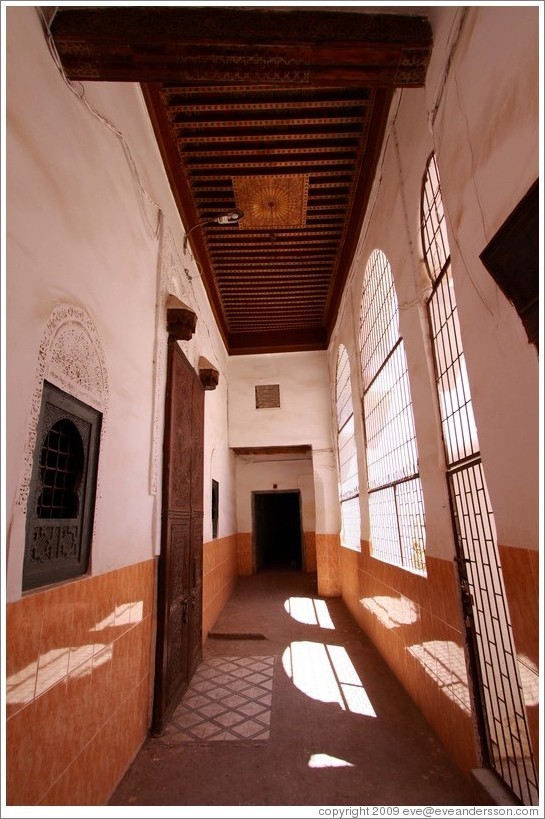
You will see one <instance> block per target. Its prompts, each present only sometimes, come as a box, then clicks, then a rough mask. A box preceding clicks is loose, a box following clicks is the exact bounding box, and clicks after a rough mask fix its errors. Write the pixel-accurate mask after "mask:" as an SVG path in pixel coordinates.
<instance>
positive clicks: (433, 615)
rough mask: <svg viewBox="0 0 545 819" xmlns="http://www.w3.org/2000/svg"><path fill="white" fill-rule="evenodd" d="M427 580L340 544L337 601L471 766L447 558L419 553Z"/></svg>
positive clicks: (454, 752)
mask: <svg viewBox="0 0 545 819" xmlns="http://www.w3.org/2000/svg"><path fill="white" fill-rule="evenodd" d="M426 568H427V577H423V576H421V575H417V574H413V573H412V572H408V571H404V570H403V569H400V568H398V567H397V566H392V565H390V564H388V563H384V562H382V561H380V560H376V559H374V558H372V557H370V554H369V544H368V543H366V542H362V551H361V553H359V552H354V551H350V550H348V549H341V574H342V585H343V598H344V600H345V602H346V604H347V605H348V607H349V609H350V611H351V612H352V614H353V616H354V617H355V619H356V621H357V622H358V624H359V625H360V626H361V628H362V629H363V630H364V631H365V632H366V634H368V635H369V637H370V638H371V640H372V641H373V643H374V644H375V645H376V647H377V648H378V650H379V651H380V653H381V654H382V656H383V657H384V659H385V660H386V662H387V663H388V665H389V666H390V667H391V668H392V670H393V671H394V673H395V674H396V676H397V677H398V679H399V680H400V682H401V683H402V685H403V686H404V687H405V689H406V690H407V691H408V692H409V694H410V695H411V697H412V699H413V700H414V702H415V703H416V704H417V705H418V707H419V708H420V710H421V711H422V712H423V714H424V716H425V717H426V719H427V720H428V722H429V723H430V725H431V726H432V727H433V728H434V730H435V731H436V733H437V734H438V736H439V737H440V738H441V740H442V742H443V744H444V745H445V747H446V748H447V750H448V751H449V753H450V754H451V756H452V757H453V759H454V760H455V761H456V763H457V764H458V765H459V767H460V768H461V769H462V770H464V771H466V772H469V771H470V770H471V768H474V767H475V766H476V765H477V758H476V751H475V738H474V731H473V723H472V714H471V706H470V693H469V686H468V679H467V672H466V665H465V656H464V639H463V634H462V629H461V616H460V607H459V602H458V592H457V587H456V576H455V569H454V563H453V562H451V561H446V560H439V559H437V558H433V557H427V558H426Z"/></svg>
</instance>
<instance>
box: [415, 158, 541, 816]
mask: <svg viewBox="0 0 545 819" xmlns="http://www.w3.org/2000/svg"><path fill="white" fill-rule="evenodd" d="M421 236H422V246H423V251H424V259H425V262H426V269H427V272H428V275H429V278H430V280H431V283H432V291H431V294H430V296H429V299H428V317H429V325H430V334H431V339H432V350H433V356H434V365H435V375H436V388H437V398H438V402H439V409H440V416H441V424H442V433H443V443H444V450H445V458H446V463H447V481H448V486H449V494H450V502H451V508H452V515H453V522H454V528H455V532H456V538H457V565H458V573H459V576H460V583H461V587H462V600H463V603H464V615H465V616H467V618H469V619H468V621H466V623H467V624H468V625H469V624H470V629H471V634H473V635H474V636H473V638H472V639H473V644H472V645H473V659H472V662H473V663H474V668H475V678H476V682H477V698H478V701H479V702H480V706H481V708H482V711H483V714H482V716H481V717H479V718H478V719H480V725H481V731H480V733H481V737H480V739H481V746H482V753H483V761H484V763H485V764H487V765H489V766H490V767H492V768H493V769H494V770H495V771H496V773H498V774H499V775H500V777H501V778H502V779H503V780H504V782H505V783H506V784H507V785H508V786H509V787H510V788H511V789H512V791H513V792H514V793H515V794H516V795H517V796H518V797H519V798H520V799H521V800H522V801H523V802H524V803H525V804H528V803H529V804H532V803H533V800H534V799H535V796H536V794H537V776H536V770H535V764H534V760H533V755H532V751H531V743H530V738H529V733H528V726H527V721H526V715H525V707H524V702H523V696H522V689H521V685H520V679H519V668H518V660H517V655H516V652H515V649H514V642H513V634H512V628H511V622H510V617H509V611H508V606H507V602H506V596H505V588H504V584H503V576H502V571H501V565H500V557H499V551H498V546H497V535H496V526H495V522H494V514H493V510H492V505H491V503H490V498H489V494H488V489H487V486H486V480H485V475H484V470H483V465H482V463H481V457H480V451H479V440H478V435H477V426H476V423H475V418H474V415H473V405H472V401H471V391H470V386H469V381H468V376H467V370H466V364H465V357H464V351H463V345H462V338H461V332H460V325H459V321H458V310H457V305H456V297H455V292H454V282H453V278H452V267H451V261H450V247H449V242H448V234H447V224H446V219H445V212H444V207H443V201H442V195H441V187H440V181H439V171H438V167H437V161H436V158H435V155H434V154H432V155H431V157H430V159H429V161H428V164H427V167H426V174H425V178H424V183H423V187H422V203H421Z"/></svg>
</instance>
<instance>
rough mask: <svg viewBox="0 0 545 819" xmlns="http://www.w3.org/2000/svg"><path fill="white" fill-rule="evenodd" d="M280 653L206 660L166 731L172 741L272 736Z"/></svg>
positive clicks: (264, 738) (166, 739) (198, 670)
mask: <svg viewBox="0 0 545 819" xmlns="http://www.w3.org/2000/svg"><path fill="white" fill-rule="evenodd" d="M273 673H274V657H211V658H210V659H208V660H205V661H203V662H202V663H201V665H200V666H199V668H198V669H197V672H196V674H195V676H194V678H193V680H192V682H191V684H190V686H189V688H188V690H187V691H186V693H185V696H184V698H183V699H182V702H181V703H180V705H179V706H178V708H177V709H176V711H175V712H174V714H173V716H172V719H171V721H170V723H169V724H168V726H167V728H166V730H165V733H164V742H165V744H167V745H171V746H172V745H178V744H183V743H187V742H210V741H214V742H217V741H227V740H230V741H232V740H239V741H241V740H252V741H253V740H259V741H266V740H267V739H268V738H269V725H270V717H271V700H272V685H273Z"/></svg>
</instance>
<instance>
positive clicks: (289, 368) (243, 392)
mask: <svg viewBox="0 0 545 819" xmlns="http://www.w3.org/2000/svg"><path fill="white" fill-rule="evenodd" d="M261 384H279V386H280V407H279V408H273V409H256V407H255V387H256V385H261ZM331 435H332V431H331V423H330V403H329V384H328V370H327V355H326V352H325V350H324V351H318V352H303V353H276V354H271V355H240V356H238V355H237V356H232V357H231V358H230V359H229V444H230V446H232V447H249V446H252V447H255V446H287V445H295V444H310V445H312V447H313V448H318V449H320V448H323V447H331V441H332V438H331Z"/></svg>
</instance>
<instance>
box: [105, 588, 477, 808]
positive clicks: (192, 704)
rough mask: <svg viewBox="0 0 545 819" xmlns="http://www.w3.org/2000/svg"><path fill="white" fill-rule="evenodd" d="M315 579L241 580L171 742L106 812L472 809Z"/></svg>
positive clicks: (419, 722)
mask: <svg viewBox="0 0 545 819" xmlns="http://www.w3.org/2000/svg"><path fill="white" fill-rule="evenodd" d="M315 580H316V578H315V576H309V575H305V574H304V573H302V572H263V573H259V574H258V575H255V576H252V577H241V578H239V581H238V583H237V587H236V589H235V591H234V593H233V595H232V596H231V598H230V599H229V601H228V603H227V605H226V606H225V608H224V610H223V611H222V612H221V614H220V616H219V618H218V621H217V622H216V623H215V625H214V631H213V634H212V635H209V638H208V640H207V641H206V643H205V645H204V646H203V661H202V662H201V664H200V665H199V666H198V668H197V671H196V673H195V676H194V677H193V679H192V682H191V685H190V687H189V688H188V690H187V691H186V693H185V695H184V697H183V699H182V702H181V703H180V705H179V706H178V708H177V709H176V711H175V712H174V715H173V718H172V719H171V721H170V723H169V724H168V726H167V727H166V729H165V733H164V734H163V735H162V736H157V737H155V736H151V737H149V739H148V740H147V741H146V742H145V743H144V746H143V747H142V750H141V751H140V753H139V754H138V756H137V758H136V759H135V761H134V763H133V765H132V766H131V768H130V769H129V771H127V773H126V775H125V776H124V778H123V780H122V781H121V782H120V784H119V786H118V788H117V790H116V792H115V794H113V796H112V798H111V800H110V802H109V804H110V805H124V806H131V815H133V816H134V815H135V813H134V810H135V806H137V805H143V806H150V805H153V806H157V805H159V806H161V805H172V806H182V805H183V806H188V805H200V806H203V805H205V806H207V810H210V813H207V814H206V815H207V816H209V815H210V816H212V815H214V816H216V815H222V816H223V815H225V813H221V811H222V810H223V811H228V810H229V806H233V805H250V806H254V807H253V811H254V812H253V813H251V814H239V815H252V816H258V815H260V814H259V812H258V811H256V808H255V806H258V807H259V806H269V805H282V806H286V805H288V806H289V805H307V806H308V805H311V806H312V805H314V806H316V805H367V806H369V805H474V804H475V795H474V792H473V789H472V788H471V786H470V783H469V782H468V780H467V779H466V778H465V777H463V776H462V774H461V772H460V771H458V770H457V769H456V767H455V766H454V764H453V763H452V761H451V760H450V758H449V757H448V755H447V754H446V751H445V749H444V748H443V747H442V746H441V744H440V742H439V741H438V739H437V737H435V736H434V734H433V733H432V731H431V730H430V728H429V726H428V725H427V723H426V722H425V720H424V718H423V717H422V715H421V713H420V712H419V711H418V710H417V709H416V706H415V705H414V703H412V701H411V700H410V698H409V696H408V695H407V693H406V692H405V691H404V690H403V689H402V687H401V686H400V684H399V682H398V681H397V679H396V678H395V677H394V676H393V674H392V672H391V671H390V669H389V668H388V667H387V665H386V664H385V663H384V661H383V660H382V658H381V657H380V656H379V655H378V653H377V651H376V649H375V648H374V646H373V645H372V644H371V643H370V641H369V640H368V639H367V638H366V636H365V635H364V634H363V633H362V632H361V631H360V629H359V628H358V627H357V625H356V624H355V622H354V620H353V619H352V618H351V616H350V614H349V613H348V611H347V609H346V608H345V606H344V603H343V601H342V600H340V599H324V598H323V597H321V596H320V595H318V594H317V589H316V582H315ZM478 804H482V803H478ZM210 806H216V810H217V811H219V813H214V812H213V809H212V808H211V807H210ZM138 815H142V814H138ZM143 815H146V816H148V815H149V814H148V813H146V814H143ZM168 815H173V814H168ZM176 815H181V814H176ZM187 815H189V814H187ZM191 815H193V814H191ZM195 815H196V814H195ZM199 815H202V814H199ZM227 815H228V816H232V815H233V814H232V813H231V812H228V813H227ZM268 815H270V814H268ZM286 815H288V814H286ZM313 815H317V814H313ZM369 815H371V814H369Z"/></svg>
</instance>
